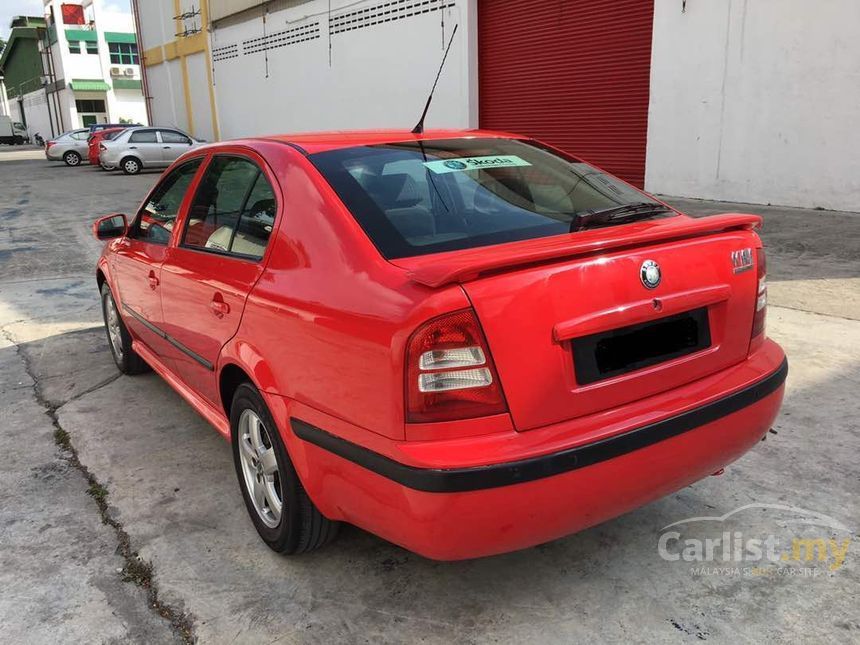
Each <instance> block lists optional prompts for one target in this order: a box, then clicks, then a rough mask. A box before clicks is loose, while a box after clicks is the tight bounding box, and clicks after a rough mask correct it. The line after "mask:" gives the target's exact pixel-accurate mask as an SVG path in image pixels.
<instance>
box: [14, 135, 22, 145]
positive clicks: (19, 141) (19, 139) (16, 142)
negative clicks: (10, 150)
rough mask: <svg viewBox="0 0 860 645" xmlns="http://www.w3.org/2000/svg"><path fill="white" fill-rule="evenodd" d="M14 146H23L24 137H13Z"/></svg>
mask: <svg viewBox="0 0 860 645" xmlns="http://www.w3.org/2000/svg"><path fill="white" fill-rule="evenodd" d="M15 145H16V146H23V145H24V137H22V136H16V137H15Z"/></svg>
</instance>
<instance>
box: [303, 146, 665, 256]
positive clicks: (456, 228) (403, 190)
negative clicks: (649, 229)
mask: <svg viewBox="0 0 860 645" xmlns="http://www.w3.org/2000/svg"><path fill="white" fill-rule="evenodd" d="M309 158H310V160H311V162H312V163H313V164H314V165H315V166H316V168H317V169H318V170H319V171H320V173H322V175H323V176H324V177H325V179H326V180H327V181H328V182H329V183H330V184H331V186H332V187H333V188H334V190H335V191H336V192H337V194H338V195H339V196H340V198H341V200H342V201H343V202H344V204H346V206H347V208H349V210H350V211H351V212H352V214H353V215H354V217H355V218H356V220H358V223H359V224H360V225H361V227H362V228H363V229H364V231H365V232H366V233H367V235H368V236H369V237H370V239H371V241H372V242H373V243H374V244H375V245H376V247H377V248H378V249H379V251H380V252H381V253H382V255H383V256H385V257H386V258H388V259H395V258H403V257H411V256H416V255H425V254H428V253H438V252H441V251H453V250H459V249H469V248H475V247H479V246H489V245H492V244H501V243H503V242H513V241H518V240H526V239H532V238H538V237H547V236H550V235H560V234H563V233H569V232H570V231H571V230H576V227H575V225H574V220H577V221H578V219H579V218H581V217H582V216H583V215H587V214H590V213H595V212H598V211H604V210H606V209H615V208H618V207H621V206H625V205H628V204H638V205H645V206H646V207H647V205H650V204H655V205H656V204H658V202H656V201H654V200H652V199H650V198H649V197H648V196H647V195H645V194H644V193H641V192H639V191H638V190H636V189H635V188H632V187H631V186H628V185H627V184H625V183H624V182H622V181H620V180H619V179H616V178H615V177H612V176H611V175H608V174H606V173H604V172H601V171H600V170H598V169H597V168H594V167H593V166H590V165H588V164H586V163H583V162H582V161H580V160H579V159H576V158H574V157H569V156H566V155H563V154H562V153H559V152H557V151H554V150H550V149H548V148H546V147H544V146H542V145H541V144H539V143H536V142H534V141H527V140H514V139H500V138H474V139H444V140H429V141H409V142H404V143H388V144H382V145H369V146H357V147H352V148H344V149H339V150H332V151H328V152H319V153H316V154H312V155H310V157H309ZM666 210H668V209H666ZM623 221H624V219H623V218H622V219H618V221H617V223H621V222H623ZM612 223H616V222H615V221H613V222H612ZM604 225H605V224H604Z"/></svg>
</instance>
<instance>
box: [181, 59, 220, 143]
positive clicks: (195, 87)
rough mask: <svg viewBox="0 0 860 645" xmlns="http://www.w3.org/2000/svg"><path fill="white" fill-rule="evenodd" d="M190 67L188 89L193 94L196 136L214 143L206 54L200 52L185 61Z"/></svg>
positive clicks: (192, 106) (192, 110)
mask: <svg viewBox="0 0 860 645" xmlns="http://www.w3.org/2000/svg"><path fill="white" fill-rule="evenodd" d="M185 63H186V65H187V66H188V88H189V90H190V92H191V113H192V115H193V118H194V136H196V137H198V138H201V139H205V140H206V141H213V140H214V139H215V131H214V128H213V127H212V110H211V108H210V104H209V78H208V76H207V74H206V54H204V53H203V52H200V53H198V54H192V55H191V56H188V57H187V58H186V59H185Z"/></svg>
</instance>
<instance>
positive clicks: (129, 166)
mask: <svg viewBox="0 0 860 645" xmlns="http://www.w3.org/2000/svg"><path fill="white" fill-rule="evenodd" d="M119 167H120V168H122V171H123V172H124V173H125V174H126V175H136V174H137V173H139V172H140V168H141V165H140V161H139V160H138V159H135V158H134V157H126V158H125V159H123V160H122V161H120V162H119Z"/></svg>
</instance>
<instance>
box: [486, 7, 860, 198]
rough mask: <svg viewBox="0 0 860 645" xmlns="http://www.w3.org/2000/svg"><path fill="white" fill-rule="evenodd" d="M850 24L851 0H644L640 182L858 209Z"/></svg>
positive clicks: (859, 10)
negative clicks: (648, 15)
mask: <svg viewBox="0 0 860 645" xmlns="http://www.w3.org/2000/svg"><path fill="white" fill-rule="evenodd" d="M485 1H486V0H485ZM858 26H860V3H858V2H857V1H856V0H821V1H819V2H809V1H808V0H720V1H711V0H688V1H687V3H686V11H684V12H682V8H681V3H680V2H678V1H676V0H656V3H655V12H654V35H653V46H652V67H651V99H650V106H649V119H648V147H647V161H646V176H645V187H646V189H648V190H649V191H652V192H657V193H665V194H670V195H682V196H690V197H701V198H707V199H722V200H730V201H745V202H754V203H773V204H783V205H795V206H806V207H815V206H820V207H823V208H833V209H848V210H858V209H860V154H858V150H860V127H858V125H860V82H858V79H860V77H858V73H860V71H858V70H860V39H858V38H857V33H858Z"/></svg>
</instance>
